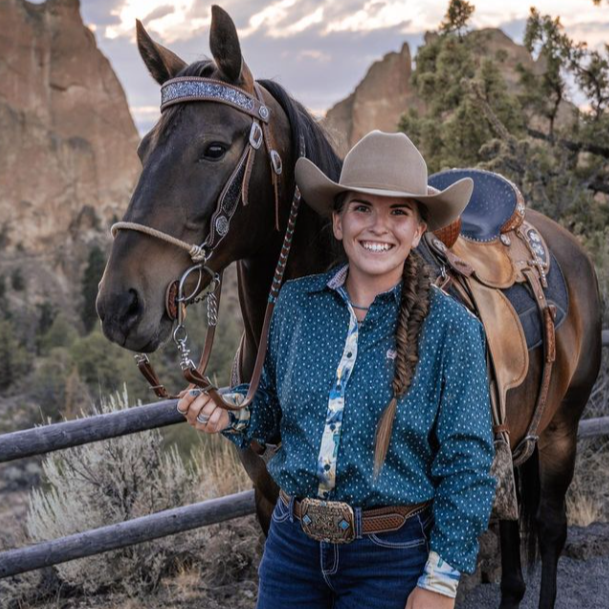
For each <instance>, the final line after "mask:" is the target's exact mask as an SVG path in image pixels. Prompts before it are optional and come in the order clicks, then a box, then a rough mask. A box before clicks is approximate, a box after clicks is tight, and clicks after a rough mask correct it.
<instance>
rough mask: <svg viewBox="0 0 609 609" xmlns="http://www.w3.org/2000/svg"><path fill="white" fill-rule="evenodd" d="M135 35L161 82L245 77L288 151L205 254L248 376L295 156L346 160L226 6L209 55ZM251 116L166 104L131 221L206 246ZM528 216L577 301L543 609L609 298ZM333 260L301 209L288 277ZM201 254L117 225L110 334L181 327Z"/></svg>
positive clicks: (534, 473) (266, 487)
mask: <svg viewBox="0 0 609 609" xmlns="http://www.w3.org/2000/svg"><path fill="white" fill-rule="evenodd" d="M137 43H138V48H139V52H140V54H141V56H142V59H143V61H144V63H145V65H146V67H147V68H148V70H149V72H150V74H151V75H152V77H153V78H154V79H155V80H156V81H157V82H158V83H159V84H160V85H161V86H162V85H163V84H164V83H166V82H167V81H169V80H172V79H175V78H176V77H177V78H184V79H186V80H188V78H190V77H195V78H203V79H208V82H213V83H220V85H221V86H220V89H222V86H230V87H236V88H237V90H238V91H244V92H246V93H247V94H248V95H249V96H250V97H251V98H254V97H255V96H256V95H258V94H259V95H260V99H261V103H263V104H264V105H265V107H266V108H267V109H268V110H269V111H270V116H271V119H269V121H268V124H266V129H267V130H268V131H270V132H271V135H272V138H271V139H272V141H273V146H274V150H275V152H276V154H278V155H279V156H280V157H281V161H282V163H281V166H282V167H281V171H280V172H276V175H275V176H273V165H272V163H271V164H269V163H268V162H267V159H266V158H265V155H264V154H263V153H262V154H259V153H256V154H255V155H254V160H253V163H252V165H251V168H250V170H251V175H250V178H249V185H248V191H249V194H248V199H250V201H249V202H248V204H247V205H245V204H244V203H245V200H243V199H244V196H243V193H242V197H241V204H239V205H238V208H237V209H236V211H235V212H234V215H233V217H232V220H231V222H230V225H229V229H228V233H227V235H226V238H224V239H222V240H221V241H219V243H218V244H217V247H216V248H215V250H214V253H213V257H212V258H211V259H210V260H209V263H208V264H209V266H210V267H211V268H212V269H213V270H214V271H217V272H219V271H221V270H223V269H224V268H226V267H227V266H228V265H229V264H230V263H232V262H236V265H237V274H238V292H239V301H240V308H241V312H242V315H243V320H244V332H243V335H242V337H241V342H240V346H239V349H238V351H237V354H236V356H235V363H234V368H233V379H232V380H233V381H234V382H235V383H237V382H247V381H248V380H249V379H250V378H251V375H252V372H253V369H254V361H255V357H256V352H257V348H258V345H259V343H260V340H261V331H262V327H263V320H264V314H265V308H266V305H267V300H268V294H269V289H270V286H271V282H272V278H273V270H274V269H275V264H276V262H277V259H278V256H279V254H280V251H281V248H282V239H283V231H284V230H285V229H286V224H287V222H288V216H289V209H290V203H291V201H292V195H293V193H294V188H295V183H294V164H295V162H296V160H297V158H298V157H299V155H301V154H302V153H303V152H304V154H306V156H307V157H308V158H309V159H310V160H311V161H313V162H314V163H315V164H316V165H318V166H319V167H320V168H321V169H322V170H323V171H324V172H325V173H326V174H327V175H328V176H329V177H330V178H331V179H333V180H337V179H338V178H339V174H340V170H341V164H342V162H341V159H340V158H339V157H338V156H337V154H336V153H335V152H334V150H333V147H332V145H331V143H330V141H329V139H328V138H327V136H326V135H325V133H324V132H323V130H322V129H321V128H320V126H319V125H318V124H317V122H316V121H315V119H314V118H312V116H311V115H310V114H309V113H308V112H307V111H306V109H305V108H304V107H303V106H302V104H300V103H299V102H298V101H296V100H294V99H293V98H291V97H290V96H289V95H288V94H287V92H286V91H285V89H284V88H283V87H281V86H280V85H279V84H277V83H275V82H273V81H270V80H260V81H255V80H254V78H253V76H252V73H251V71H250V70H249V68H248V66H247V64H246V63H245V62H244V61H243V58H242V55H241V46H240V42H239V37H238V34H237V30H236V28H235V25H234V23H233V21H232V19H231V18H230V16H229V15H228V14H227V13H226V12H225V11H224V10H223V9H221V8H220V7H218V6H214V7H212V21H211V27H210V49H211V54H212V59H203V60H200V61H196V62H194V63H192V64H190V65H188V64H187V63H186V62H184V61H183V60H182V59H180V58H179V57H178V56H177V55H175V54H174V53H173V52H172V51H170V50H169V49H167V48H165V47H163V46H162V45H160V44H158V43H156V42H155V41H153V40H152V39H151V38H150V36H149V35H148V33H147V32H146V30H145V29H144V27H143V26H142V25H141V24H140V23H139V22H138V23H137ZM231 90H232V89H231ZM257 92H258V93H257ZM251 125H252V117H251V116H250V115H248V114H245V113H244V112H243V111H240V110H239V109H237V108H235V107H232V106H231V105H230V104H229V103H208V102H206V103H176V104H175V105H171V106H170V107H167V108H166V109H165V110H164V111H163V113H162V115H161V118H160V119H159V121H158V122H157V124H156V125H155V126H154V128H153V129H152V130H151V131H150V132H149V133H148V134H147V135H145V136H144V138H143V139H142V141H141V143H140V145H139V148H138V155H139V157H140V159H141V162H142V172H141V175H140V178H139V181H138V183H137V186H136V188H135V190H134V192H133V195H132V197H131V200H130V202H129V206H128V208H127V211H126V213H125V215H124V218H123V221H125V222H133V223H140V224H144V225H146V226H148V227H151V228H153V229H157V230H159V231H162V232H163V233H165V234H169V235H171V236H173V237H175V238H177V239H179V240H181V241H182V242H197V243H201V241H202V239H204V238H206V236H207V235H208V234H209V233H210V231H211V230H212V229H211V227H210V221H211V219H212V216H213V214H214V210H215V209H216V201H217V200H218V198H219V197H220V196H221V194H222V192H223V189H224V186H225V184H227V181H228V180H229V179H230V177H231V175H233V174H234V171H235V167H236V164H237V163H238V162H239V159H240V158H241V155H242V151H243V150H244V148H245V147H246V146H247V145H248V137H249V135H250V134H251ZM273 180H275V181H276V182H277V183H276V184H275V186H276V189H275V188H274V181H273ZM527 220H528V221H530V222H531V223H532V224H533V225H534V226H535V227H536V228H537V229H538V231H539V232H540V233H541V234H542V235H543V237H544V238H545V240H546V242H548V243H550V244H551V245H552V251H553V254H554V255H555V257H556V259H557V260H558V262H559V264H560V265H561V267H562V269H563V272H564V275H565V277H566V280H567V287H568V294H569V297H570V308H569V312H568V316H567V319H566V320H565V322H564V323H563V324H562V326H561V327H560V329H559V330H558V331H557V333H556V361H555V365H554V374H553V378H552V383H551V386H550V389H549V393H548V397H547V407H546V410H545V414H544V416H543V418H542V421H541V424H540V426H539V442H538V447H537V448H536V450H535V452H534V454H533V456H532V457H531V458H529V459H528V461H526V463H525V464H524V465H523V466H521V467H520V468H519V471H518V474H519V478H520V482H521V488H522V502H523V505H524V507H525V508H526V509H524V510H523V512H524V513H525V514H532V516H533V517H532V518H531V524H532V527H533V529H532V530H531V537H532V538H533V539H538V540H539V551H540V555H541V560H542V583H541V594H540V602H539V607H540V608H543V609H547V608H550V607H553V606H554V602H555V597H556V568H557V562H558V558H559V555H560V553H561V550H562V548H563V546H564V543H565V539H566V531H567V525H566V508H565V493H566V491H567V489H568V487H569V484H570V482H571V479H572V475H573V469H574V463H575V453H576V441H577V429H578V421H579V418H580V416H581V413H582V411H583V409H584V406H585V404H586V402H587V400H588V397H589V395H590V392H591V389H592V386H593V383H594V380H595V379H596V376H597V374H598V369H599V367H600V356H601V329H600V328H601V305H600V297H599V290H598V283H597V281H596V275H595V272H594V267H593V265H592V263H591V262H590V259H589V258H588V256H587V255H586V254H585V252H584V251H583V249H582V247H581V246H580V245H579V244H578V243H577V241H576V240H575V239H574V238H573V237H572V236H571V235H570V234H569V233H568V232H567V231H566V230H565V229H563V228H562V227H560V226H559V225H558V224H557V223H555V222H554V221H552V220H551V219H549V218H547V217H545V216H543V215H541V214H539V213H535V212H532V211H527ZM277 229H279V230H277ZM336 256H337V246H336V244H335V242H334V241H333V239H332V235H331V227H330V226H329V224H328V222H327V221H325V220H323V219H321V218H320V217H319V216H318V215H317V214H316V213H315V212H313V211H312V210H311V209H310V208H309V207H308V206H306V205H302V206H301V209H300V211H299V216H298V221H297V223H296V227H295V230H294V233H293V241H292V250H291V253H290V255H289V257H288V260H287V263H286V266H285V271H284V278H285V279H292V278H297V277H302V276H305V275H310V274H314V273H319V272H323V271H325V270H327V269H328V267H329V266H330V265H331V264H332V262H333V261H334V260H335V259H336ZM191 264H192V262H191V261H190V260H189V257H188V254H187V253H186V251H184V250H182V249H180V248H176V247H175V246H174V245H173V244H172V243H169V242H167V241H166V240H162V239H157V238H155V237H154V236H153V235H151V234H146V233H142V232H135V231H129V230H120V231H118V232H117V234H116V237H115V240H114V242H113V244H112V247H111V251H110V255H109V259H108V262H107V266H106V268H105V271H104V274H103V277H102V279H101V282H100V285H99V292H98V297H97V303H96V304H97V311H98V315H99V317H100V319H101V322H102V328H103V332H104V334H105V336H106V337H107V338H108V339H109V340H111V341H113V342H115V343H118V344H119V345H121V346H122V347H124V348H127V349H130V350H132V351H139V352H143V353H149V352H153V351H155V350H156V349H157V347H158V346H159V345H160V344H161V343H162V342H163V341H164V340H166V339H167V337H168V336H169V335H170V332H171V329H172V323H173V322H172V319H171V318H170V316H169V315H168V313H167V310H166V306H165V304H166V290H167V286H169V285H171V284H173V283H174V282H175V281H176V278H178V277H180V276H181V275H182V274H183V273H184V271H185V269H187V268H188V267H189V266H190V265H191ZM206 282H209V278H207V279H204V280H203V283H202V285H201V286H199V287H201V288H203V287H205V284H206ZM542 359H543V353H542V349H541V348H537V349H535V350H534V351H532V352H531V356H530V366H529V370H528V374H527V378H526V380H525V381H524V382H523V383H522V385H521V386H520V387H518V388H516V389H514V390H512V391H510V393H509V396H508V397H509V399H508V404H507V413H508V419H509V421H510V428H511V436H510V441H511V445H512V448H513V447H514V446H515V445H517V444H518V443H519V442H520V440H522V438H523V436H524V434H525V432H526V429H527V425H528V422H529V421H530V419H531V416H532V413H533V408H534V402H535V395H536V390H537V387H538V386H539V380H540V374H541V370H542V365H543V361H542ZM239 457H240V459H241V462H242V463H243V466H244V467H245V469H246V471H247V473H248V475H249V477H250V478H251V480H252V482H253V485H254V489H255V502H256V513H257V516H258V519H259V522H260V525H261V527H262V530H263V532H264V533H265V534H266V533H267V532H268V528H269V525H270V516H271V513H272V510H273V507H274V505H275V502H276V500H277V496H278V491H279V489H278V487H277V485H276V484H275V483H274V481H273V480H272V479H271V478H270V476H269V474H268V472H267V470H266V466H265V462H264V460H263V459H261V458H260V457H259V455H258V454H257V453H255V452H254V451H253V450H252V449H251V448H248V449H244V450H240V451H239ZM499 528H500V538H501V544H500V545H501V564H502V580H501V604H500V607H501V608H502V609H515V608H517V607H518V606H519V604H520V601H521V599H522V597H523V596H524V592H525V583H524V579H523V576H522V565H521V559H520V547H521V536H520V531H519V525H518V522H512V521H501V522H500V525H499Z"/></svg>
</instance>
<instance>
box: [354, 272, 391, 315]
mask: <svg viewBox="0 0 609 609" xmlns="http://www.w3.org/2000/svg"><path fill="white" fill-rule="evenodd" d="M402 271H403V266H402V268H401V269H398V270H397V271H396V272H395V273H391V274H387V275H380V276H374V275H364V274H362V273H360V272H358V270H357V269H356V268H353V267H352V266H351V265H349V271H348V273H347V278H346V280H345V288H346V290H347V293H348V294H349V298H350V300H351V302H352V303H354V304H356V305H358V306H360V307H369V306H370V305H371V304H372V302H373V301H374V299H375V297H376V295H377V294H381V293H382V292H387V291H389V290H390V289H391V288H393V287H395V286H396V285H397V284H398V283H399V282H400V279H401V278H402ZM362 313H365V311H362Z"/></svg>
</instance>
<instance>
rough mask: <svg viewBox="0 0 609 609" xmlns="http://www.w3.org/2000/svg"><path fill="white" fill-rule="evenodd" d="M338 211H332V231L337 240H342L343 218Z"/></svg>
mask: <svg viewBox="0 0 609 609" xmlns="http://www.w3.org/2000/svg"><path fill="white" fill-rule="evenodd" d="M341 216H342V214H341V212H339V211H332V232H333V233H334V237H336V239H338V240H339V241H342V240H343V219H342V217H341Z"/></svg>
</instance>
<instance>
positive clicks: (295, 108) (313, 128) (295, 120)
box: [258, 80, 344, 270]
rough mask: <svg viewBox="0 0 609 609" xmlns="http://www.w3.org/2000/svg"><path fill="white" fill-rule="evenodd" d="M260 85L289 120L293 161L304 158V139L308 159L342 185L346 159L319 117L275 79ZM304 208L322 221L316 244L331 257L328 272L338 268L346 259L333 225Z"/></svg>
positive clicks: (309, 209)
mask: <svg viewBox="0 0 609 609" xmlns="http://www.w3.org/2000/svg"><path fill="white" fill-rule="evenodd" d="M258 83H259V84H260V85H261V86H263V87H264V88H265V89H266V90H267V91H268V92H269V93H270V94H271V95H272V96H273V97H274V99H275V100H276V101H277V103H279V105H280V106H281V108H282V109H283V111H284V112H285V113H286V116H287V117H288V121H289V123H290V129H291V139H292V158H294V159H297V158H298V157H300V156H301V150H300V141H301V137H302V139H303V142H304V146H305V156H306V158H308V159H309V160H310V161H311V162H313V163H315V165H317V167H319V168H320V169H321V170H322V171H323V172H324V173H325V174H326V175H327V176H328V177H329V178H330V179H331V180H334V181H335V182H338V180H339V178H340V171H341V169H342V165H343V162H342V159H341V158H340V157H339V156H338V155H337V154H336V152H335V151H334V148H333V147H332V144H331V143H330V141H329V140H328V137H327V136H326V134H325V132H324V130H323V128H322V127H321V126H320V125H319V123H318V122H317V121H316V120H315V118H313V116H311V114H310V113H309V112H308V111H307V109H306V108H305V107H304V106H303V105H302V104H301V103H300V102H299V101H297V100H295V99H294V98H292V97H291V96H290V95H289V94H288V93H287V91H286V90H285V89H284V88H283V87H282V86H281V85H280V84H278V83H276V82H275V81H272V80H259V81H258ZM303 201H304V199H303ZM302 208H304V209H302ZM301 209H302V211H301V213H302V212H303V211H304V213H305V214H306V213H310V214H311V215H312V216H313V217H315V218H316V220H314V222H315V221H317V222H319V225H320V230H319V233H318V234H317V235H315V237H314V238H315V241H314V242H313V243H314V245H315V246H316V247H320V248H322V249H323V250H325V251H326V252H328V254H329V259H330V263H329V265H328V268H327V269H326V270H328V269H329V268H332V267H334V266H336V265H337V264H339V263H340V262H341V261H342V260H343V258H344V251H343V249H342V246H341V244H340V242H338V241H337V240H336V239H334V236H333V233H332V223H331V222H329V221H328V220H322V219H321V218H319V217H318V216H317V213H316V212H314V211H313V210H312V209H311V208H310V207H308V205H303V206H301Z"/></svg>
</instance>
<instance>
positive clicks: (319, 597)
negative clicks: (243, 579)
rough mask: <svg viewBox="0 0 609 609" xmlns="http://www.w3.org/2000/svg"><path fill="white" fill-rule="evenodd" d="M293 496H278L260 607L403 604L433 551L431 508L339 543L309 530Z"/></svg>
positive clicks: (349, 608)
mask: <svg viewBox="0 0 609 609" xmlns="http://www.w3.org/2000/svg"><path fill="white" fill-rule="evenodd" d="M293 506H294V500H293V499H292V500H291V502H290V505H289V506H286V505H285V504H284V503H283V501H281V499H279V500H278V501H277V504H276V505H275V509H274V511H273V515H272V517H271V526H270V529H269V533H268V537H267V540H266V544H265V546H264V554H263V556H262V560H261V562H260V566H259V568H258V576H259V588H258V604H257V605H256V607H257V609H366V608H368V607H374V609H404V607H405V606H406V601H407V599H408V595H409V594H410V593H411V592H412V590H413V589H414V587H415V586H416V583H417V580H418V578H419V576H420V575H421V574H422V573H423V568H424V566H425V563H426V562H427V557H428V554H429V534H430V532H431V529H432V526H433V515H432V509H431V507H428V508H426V509H425V510H424V511H423V512H421V513H420V514H417V515H415V516H412V517H410V518H408V519H407V520H406V522H405V523H404V525H403V526H402V527H400V528H399V529H398V530H397V531H391V532H388V533H375V534H370V535H361V533H360V531H361V510H360V509H359V508H355V510H354V511H355V520H356V524H355V527H356V536H357V537H356V539H355V540H353V541H352V542H350V543H343V544H335V543H329V542H324V541H315V540H314V539H311V538H310V537H308V536H307V535H306V533H305V532H304V531H303V530H302V528H301V526H300V521H299V520H298V519H297V518H295V517H294V514H293Z"/></svg>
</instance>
